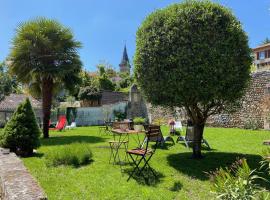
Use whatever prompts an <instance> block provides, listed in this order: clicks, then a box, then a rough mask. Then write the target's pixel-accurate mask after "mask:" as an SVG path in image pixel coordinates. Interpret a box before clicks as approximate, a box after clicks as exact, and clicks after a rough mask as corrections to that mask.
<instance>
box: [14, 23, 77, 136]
mask: <svg viewBox="0 0 270 200" xmlns="http://www.w3.org/2000/svg"><path fill="white" fill-rule="evenodd" d="M16 32H17V33H16V36H15V37H14V39H13V41H12V48H11V53H10V55H9V61H10V66H9V67H10V71H11V72H12V73H13V74H14V75H16V76H17V80H18V81H20V82H22V83H23V84H25V85H27V86H28V88H29V91H30V93H31V94H32V95H33V96H35V97H42V109H43V135H44V138H48V137H49V120H50V114H51V105H52V99H53V96H54V95H55V94H57V92H58V91H59V90H62V89H63V88H66V89H68V90H69V91H70V92H71V94H72V93H74V92H75V90H74V89H76V85H78V83H80V81H81V79H80V71H81V66H82V63H81V61H80V57H79V55H78V52H77V50H78V48H80V47H81V43H80V42H78V41H76V40H75V39H74V37H73V34H72V32H71V30H70V29H68V28H66V27H64V26H63V25H62V24H60V23H59V22H57V21H55V20H49V19H45V18H38V19H36V20H33V21H28V22H25V23H21V24H20V25H19V26H18V28H17V30H16Z"/></svg>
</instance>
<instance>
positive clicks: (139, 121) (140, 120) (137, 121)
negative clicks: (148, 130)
mask: <svg viewBox="0 0 270 200" xmlns="http://www.w3.org/2000/svg"><path fill="white" fill-rule="evenodd" d="M133 122H134V124H135V125H142V124H144V123H145V118H143V117H135V118H134V119H133Z"/></svg>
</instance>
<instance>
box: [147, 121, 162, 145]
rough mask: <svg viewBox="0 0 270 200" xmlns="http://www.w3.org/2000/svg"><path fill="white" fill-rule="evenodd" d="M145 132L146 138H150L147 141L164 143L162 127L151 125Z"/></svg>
mask: <svg viewBox="0 0 270 200" xmlns="http://www.w3.org/2000/svg"><path fill="white" fill-rule="evenodd" d="M145 130H146V136H147V138H148V140H147V141H151V142H156V141H158V142H163V141H164V138H163V135H162V132H161V130H160V126H158V125H152V124H151V125H148V127H147V128H146V129H145Z"/></svg>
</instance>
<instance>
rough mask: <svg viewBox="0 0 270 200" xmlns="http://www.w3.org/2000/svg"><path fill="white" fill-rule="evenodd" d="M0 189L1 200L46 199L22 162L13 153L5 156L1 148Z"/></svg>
mask: <svg viewBox="0 0 270 200" xmlns="http://www.w3.org/2000/svg"><path fill="white" fill-rule="evenodd" d="M0 188H1V189H0V193H2V195H0V197H1V198H0V199H1V200H46V199H47V197H46V195H45V193H44V191H43V190H42V188H41V187H40V186H39V185H38V183H37V181H36V180H35V179H34V178H33V177H32V176H31V174H30V173H29V172H28V170H27V169H26V168H25V167H24V165H23V163H22V161H21V160H20V159H19V158H18V157H17V156H16V155H15V154H14V153H9V154H5V153H4V151H3V149H2V148H0ZM1 191H2V192H1Z"/></svg>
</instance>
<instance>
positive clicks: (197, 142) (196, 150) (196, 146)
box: [192, 123, 204, 159]
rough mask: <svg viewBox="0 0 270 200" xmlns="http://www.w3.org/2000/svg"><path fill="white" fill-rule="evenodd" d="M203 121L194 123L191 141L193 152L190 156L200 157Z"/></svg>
mask: <svg viewBox="0 0 270 200" xmlns="http://www.w3.org/2000/svg"><path fill="white" fill-rule="evenodd" d="M203 129H204V123H195V124H194V143H193V154H192V158H195V159H200V158H202V153H201V149H202V138H203V137H202V136H203Z"/></svg>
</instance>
